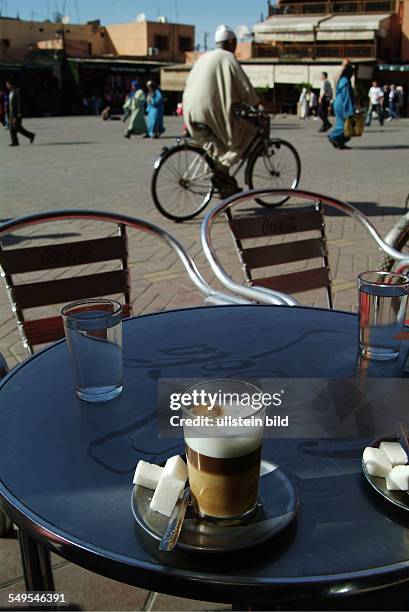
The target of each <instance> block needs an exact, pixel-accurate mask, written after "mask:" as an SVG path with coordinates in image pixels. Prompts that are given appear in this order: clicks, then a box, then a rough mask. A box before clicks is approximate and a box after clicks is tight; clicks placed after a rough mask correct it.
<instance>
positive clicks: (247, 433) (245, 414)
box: [182, 380, 265, 522]
mask: <svg viewBox="0 0 409 612" xmlns="http://www.w3.org/2000/svg"><path fill="white" fill-rule="evenodd" d="M195 391H196V392H197V394H198V396H197V397H198V400H197V401H198V402H199V404H198V403H197V402H196V404H195V405H193V404H191V405H190V406H186V405H185V406H184V407H182V410H183V413H184V414H183V417H185V418H186V419H188V418H190V419H191V420H192V424H191V425H189V424H188V425H185V424H184V427H183V433H184V438H185V447H186V459H187V468H188V474H189V484H190V489H191V492H192V499H193V504H194V508H195V510H196V512H197V513H198V514H199V515H200V516H202V517H205V518H208V519H211V520H218V521H223V522H227V521H229V522H240V521H242V520H243V519H245V518H247V517H248V516H250V515H251V514H252V513H253V512H254V510H255V509H256V508H257V494H258V483H259V477H260V463H261V446H262V442H263V433H264V423H265V406H261V407H260V406H259V404H257V407H256V408H253V407H252V406H249V405H248V402H247V401H246V400H245V399H244V398H246V397H247V396H250V397H252V398H255V399H258V398H261V396H262V393H261V391H260V389H258V388H257V387H256V386H255V385H253V384H251V383H248V382H245V381H241V380H212V381H205V382H200V383H197V384H195V385H194V386H193V387H191V388H190V389H188V390H187V392H186V393H189V394H190V395H192V394H193V393H194V392H195ZM202 393H205V394H211V395H212V396H213V398H215V397H216V396H217V400H216V401H215V405H214V407H213V408H212V409H211V410H209V406H208V405H205V404H203V403H202V398H203V395H200V397H199V394H202ZM246 394H247V395H246ZM206 397H210V396H206ZM200 416H202V417H205V418H206V417H208V419H209V421H208V423H209V425H207V426H203V424H202V423H201V422H197V421H198V420H199V419H197V417H200ZM239 417H241V418H242V419H249V418H250V417H253V425H248V426H246V425H245V424H243V425H241V426H238V425H235V424H234V419H236V420H237V419H238V418H239ZM221 418H225V421H223V423H224V424H223V425H220V424H218V423H220V419H221ZM185 422H188V421H185Z"/></svg>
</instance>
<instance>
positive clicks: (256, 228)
mask: <svg viewBox="0 0 409 612" xmlns="http://www.w3.org/2000/svg"><path fill="white" fill-rule="evenodd" d="M268 196H280V197H281V196H283V197H284V196H288V197H289V198H292V199H294V198H295V199H299V200H302V201H303V202H304V203H305V202H307V203H308V204H310V206H311V204H312V205H313V210H312V211H307V212H306V209H305V208H304V210H303V209H299V208H297V209H295V210H294V211H293V210H292V209H290V210H289V211H288V210H286V208H287V207H286V206H282V207H280V208H278V209H277V208H275V209H272V210H265V212H264V211H261V210H260V211H258V212H259V214H255V215H254V216H252V217H248V216H244V217H233V215H232V209H233V208H235V207H237V206H239V205H243V204H246V203H248V202H250V201H252V202H254V200H255V199H256V198H265V197H268ZM322 205H324V206H329V207H332V208H335V209H337V210H340V211H341V212H343V213H345V214H346V215H349V216H351V217H353V218H354V219H355V220H356V221H357V222H358V223H360V224H361V225H362V226H363V227H364V228H365V230H366V232H367V233H368V234H369V235H370V236H371V237H372V238H373V239H374V240H375V242H376V244H377V245H378V247H379V248H380V250H381V251H383V252H384V253H386V254H387V255H388V256H389V257H391V258H392V259H394V260H397V261H402V262H404V261H406V262H408V256H407V255H405V254H404V253H400V252H399V251H396V250H395V249H394V248H392V247H391V246H389V245H388V244H387V243H386V242H385V241H384V239H383V238H382V237H381V235H380V234H379V232H378V231H377V230H376V228H375V227H374V226H373V225H372V223H371V222H370V221H369V219H368V218H367V217H366V216H365V215H364V214H363V213H362V212H360V211H359V210H358V209H356V208H355V207H354V206H352V205H351V204H348V203H347V202H343V201H341V200H337V199H335V198H332V197H329V196H325V195H322V194H319V193H314V192H310V191H302V190H300V189H257V190H251V191H246V192H241V193H238V194H235V195H233V196H231V197H230V198H227V199H225V200H223V201H221V202H219V204H217V205H216V206H214V207H213V208H212V209H211V210H210V211H209V212H208V214H207V215H206V217H205V218H204V220H203V223H202V226H201V241H202V247H203V250H204V253H205V255H206V258H207V260H208V262H209V264H210V267H211V268H212V270H213V272H214V274H215V275H216V277H217V278H218V279H219V281H220V282H221V283H222V284H223V285H224V287H226V289H228V290H229V291H232V292H234V293H235V294H237V295H242V296H243V297H247V296H248V291H249V289H253V290H254V289H255V288H256V287H257V289H258V290H259V292H260V293H259V302H260V303H270V302H268V301H265V300H264V296H265V294H264V291H265V290H266V287H269V288H270V290H274V291H275V293H276V294H277V293H278V294H281V293H280V292H281V291H289V292H296V291H306V290H308V289H316V288H318V287H323V288H325V289H326V290H327V294H328V304H329V307H330V308H331V307H332V295H331V279H330V271H329V265H328V255H327V250H326V237H325V229H324V227H323V225H322V223H323V221H322V220H321V218H322ZM223 213H226V216H227V218H228V220H229V226H230V228H231V230H232V231H233V234H234V237H235V242H236V247H237V249H238V251H239V256H240V258H241V261H242V264H243V267H244V272H245V280H246V282H247V283H249V284H251V285H252V286H251V287H248V286H246V285H241V284H240V283H237V282H236V281H234V280H233V279H232V278H231V276H229V274H228V273H227V272H226V270H225V269H224V267H223V265H222V263H221V261H220V258H219V257H218V255H217V253H216V249H215V247H214V244H213V241H212V227H213V223H214V222H215V220H216V219H218V218H219V217H220V215H222V214H223ZM310 230H318V231H319V233H320V236H319V237H318V238H317V239H311V240H304V241H299V242H298V243H297V242H291V243H284V244H278V245H276V244H275V245H271V244H270V245H263V246H261V247H257V246H256V247H251V248H243V245H242V240H244V239H248V238H258V237H260V236H262V237H264V238H266V237H270V236H281V235H283V234H291V233H300V232H303V231H310ZM303 248H305V250H306V252H307V253H308V256H309V257H319V258H321V261H322V266H321V267H319V268H316V269H314V270H306V271H302V272H296V273H292V274H289V275H283V276H271V277H268V278H263V279H254V278H253V276H252V274H251V271H252V270H253V269H258V268H260V267H264V266H271V265H277V264H283V263H286V262H293V261H298V260H299V258H300V255H302V250H303ZM281 295H282V294H281ZM286 298H287V303H290V301H291V300H290V299H288V298H289V296H286ZM291 299H292V300H293V302H292V305H297V303H298V302H296V301H295V300H294V298H291Z"/></svg>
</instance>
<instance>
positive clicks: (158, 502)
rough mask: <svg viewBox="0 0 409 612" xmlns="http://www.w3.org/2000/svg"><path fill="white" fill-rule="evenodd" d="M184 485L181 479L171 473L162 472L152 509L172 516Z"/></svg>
mask: <svg viewBox="0 0 409 612" xmlns="http://www.w3.org/2000/svg"><path fill="white" fill-rule="evenodd" d="M183 487H184V483H183V482H182V481H181V480H178V479H177V478H174V477H173V476H169V474H162V476H161V478H160V480H159V482H158V486H157V487H156V490H155V493H154V494H153V497H152V500H151V503H150V508H151V510H156V512H160V513H161V514H164V515H165V516H170V515H171V514H172V511H173V508H174V507H175V506H176V503H177V501H178V498H179V495H180V494H181V492H182V490H183Z"/></svg>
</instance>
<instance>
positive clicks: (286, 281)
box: [252, 268, 331, 294]
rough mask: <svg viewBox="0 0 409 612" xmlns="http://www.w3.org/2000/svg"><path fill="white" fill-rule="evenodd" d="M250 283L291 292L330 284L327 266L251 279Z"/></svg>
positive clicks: (319, 287)
mask: <svg viewBox="0 0 409 612" xmlns="http://www.w3.org/2000/svg"><path fill="white" fill-rule="evenodd" d="M252 285H254V286H255V287H266V288H267V289H275V290H276V291H282V292H284V293H289V294H293V293H301V292H303V291H310V290H312V289H322V288H326V287H329V286H330V285H331V277H330V271H329V269H328V268H314V269H312V270H303V271H302V272H291V273H289V274H281V275H279V276H270V277H269V278H257V279H253V281H252Z"/></svg>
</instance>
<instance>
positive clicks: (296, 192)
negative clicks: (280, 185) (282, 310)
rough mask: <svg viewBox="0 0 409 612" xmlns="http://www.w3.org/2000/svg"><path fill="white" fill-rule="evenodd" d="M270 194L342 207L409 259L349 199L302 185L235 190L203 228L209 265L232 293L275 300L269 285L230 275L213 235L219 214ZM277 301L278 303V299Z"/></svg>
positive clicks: (386, 248)
mask: <svg viewBox="0 0 409 612" xmlns="http://www.w3.org/2000/svg"><path fill="white" fill-rule="evenodd" d="M271 196H272V197H274V198H276V197H278V196H279V197H280V198H284V197H288V198H295V199H299V200H300V199H301V200H302V201H303V202H310V203H313V204H314V205H315V204H316V203H320V204H323V205H324V206H328V207H330V208H334V209H335V210H339V211H341V212H342V213H344V214H346V215H349V216H350V217H353V218H354V219H355V221H357V222H358V223H360V224H361V225H362V226H363V228H364V229H365V231H366V232H367V233H368V234H369V235H370V237H371V238H373V240H374V241H375V243H376V244H377V245H378V247H379V248H380V249H381V250H382V251H383V252H384V253H385V254H386V255H388V256H389V257H391V258H392V259H394V260H396V261H398V262H402V263H408V259H409V258H408V255H407V253H406V254H405V253H400V252H399V251H397V250H396V249H394V248H393V247H391V246H390V245H389V244H388V243H387V242H385V240H384V239H383V238H382V236H381V235H380V234H379V232H378V231H377V229H376V228H375V227H374V226H373V225H372V223H371V222H370V221H369V219H368V218H367V217H366V216H365V215H364V214H363V213H362V212H361V211H359V210H358V209H356V208H355V207H354V206H352V205H351V204H349V203H348V202H343V201H342V200H337V199H336V198H332V197H330V196H326V195H323V194H319V193H314V192H311V191H304V190H301V189H253V190H249V191H243V192H240V193H238V194H234V195H232V196H231V197H229V198H226V199H225V200H222V201H221V202H219V203H218V204H216V205H215V206H214V207H213V208H212V209H211V210H210V211H209V212H208V213H207V215H206V216H205V218H204V220H203V222H202V226H201V229H200V236H201V241H202V247H203V251H204V253H205V256H206V258H207V261H208V262H209V265H210V267H211V269H212V271H213V272H214V274H215V276H216V278H218V280H219V281H220V282H221V284H222V285H223V286H224V287H226V288H227V289H228V291H232V292H233V293H235V294H237V295H241V296H243V297H245V298H247V297H249V298H250V299H255V298H254V297H252V292H253V291H256V290H257V296H258V297H257V298H256V299H258V301H259V302H261V303H263V304H271V303H273V302H272V298H271V290H268V289H267V288H266V287H261V286H259V287H248V286H246V285H242V284H240V283H238V282H236V281H235V280H234V279H233V278H232V277H231V275H229V274H228V273H227V271H226V270H225V269H224V267H223V264H222V262H221V260H220V258H219V256H218V254H217V249H216V248H215V246H214V242H213V236H212V229H213V224H214V222H215V221H216V220H217V219H218V218H219V217H220V215H222V214H223V213H227V211H231V210H232V209H233V208H235V207H236V206H239V205H242V204H246V203H248V202H253V203H254V202H255V201H256V200H257V199H260V198H262V199H265V198H269V197H271ZM280 210H282V211H283V212H286V207H285V206H283V207H282V208H281V209H280ZM284 219H285V217H283V218H282V220H284ZM243 225H245V224H243ZM242 231H245V230H242ZM249 231H250V230H249ZM242 236H243V234H242ZM242 239H243V238H242V237H241V240H242ZM278 298H281V300H282V302H281V304H283V303H286V304H290V305H293V306H296V305H297V304H298V302H297V301H296V300H295V299H294V298H292V297H291V296H290V295H288V294H285V293H282V292H281V291H278V290H275V291H274V299H278ZM276 303H277V304H279V302H278V301H277V302H276Z"/></svg>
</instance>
